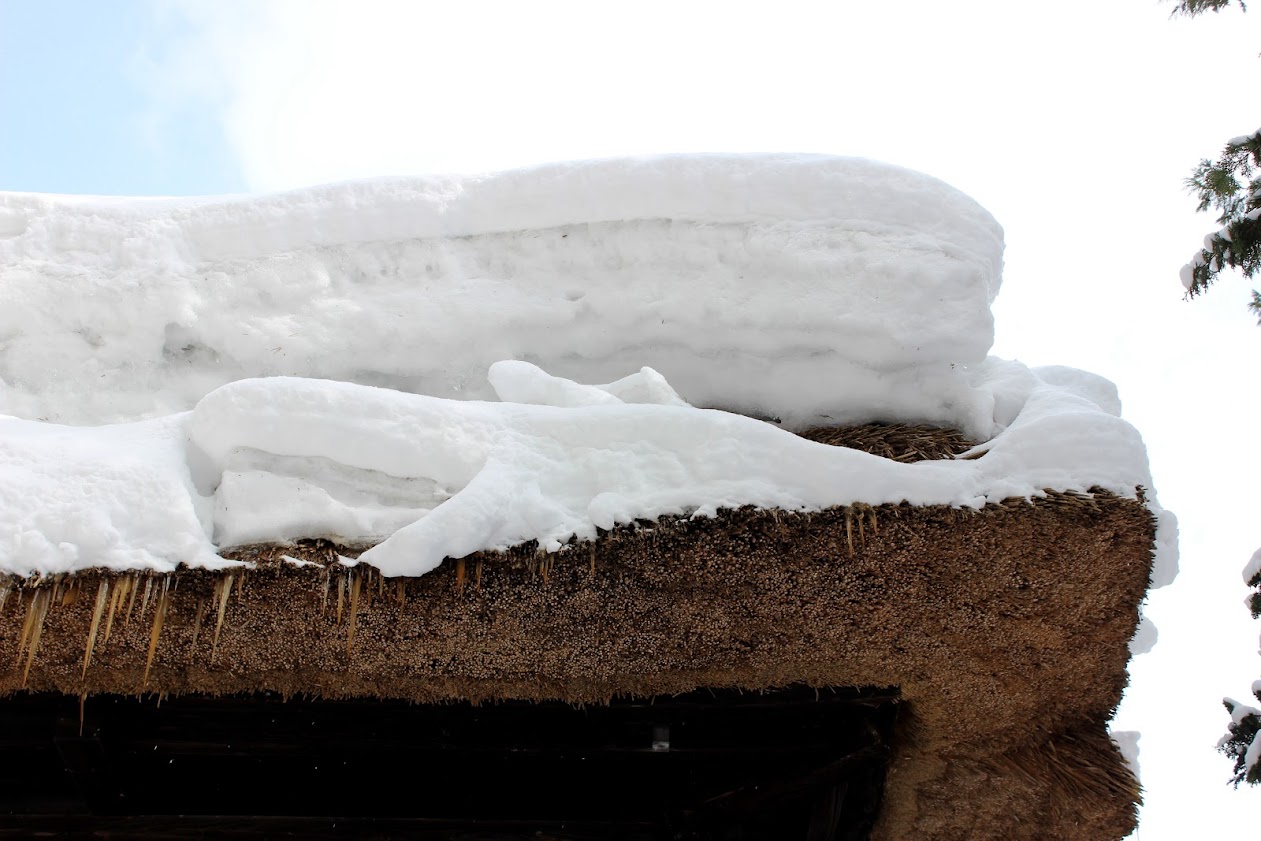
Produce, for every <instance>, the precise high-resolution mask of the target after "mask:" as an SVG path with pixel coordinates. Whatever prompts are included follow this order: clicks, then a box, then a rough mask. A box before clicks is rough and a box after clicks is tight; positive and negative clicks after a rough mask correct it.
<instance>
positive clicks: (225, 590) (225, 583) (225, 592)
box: [210, 572, 232, 663]
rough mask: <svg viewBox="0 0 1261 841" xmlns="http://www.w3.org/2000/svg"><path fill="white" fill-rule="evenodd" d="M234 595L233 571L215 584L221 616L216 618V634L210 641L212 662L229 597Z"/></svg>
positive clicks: (216, 650) (217, 646) (217, 648)
mask: <svg viewBox="0 0 1261 841" xmlns="http://www.w3.org/2000/svg"><path fill="white" fill-rule="evenodd" d="M230 595H232V573H230V572H229V573H227V574H226V575H224V576H223V577H222V578H220V579H219V583H218V584H217V585H216V586H215V596H216V597H217V598H218V600H219V617H218V619H216V620H215V635H214V639H213V640H212V641H211V643H210V662H212V663H213V662H214V659H215V653H216V652H218V650H219V632H220V631H221V630H223V615H224V614H225V613H227V611H228V597H229V596H230Z"/></svg>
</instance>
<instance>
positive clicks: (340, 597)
mask: <svg viewBox="0 0 1261 841" xmlns="http://www.w3.org/2000/svg"><path fill="white" fill-rule="evenodd" d="M350 574H351V575H353V574H354V573H350ZM345 601H346V576H345V575H339V576H337V627H339V628H340V627H341V624H342V605H343V604H344V603H345Z"/></svg>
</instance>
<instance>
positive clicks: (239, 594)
mask: <svg viewBox="0 0 1261 841" xmlns="http://www.w3.org/2000/svg"><path fill="white" fill-rule="evenodd" d="M245 572H246V571H245V570H241V574H240V575H239V576H237V579H236V603H237V604H241V602H242V601H243V600H244V598H245Z"/></svg>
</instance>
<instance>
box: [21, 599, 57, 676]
mask: <svg viewBox="0 0 1261 841" xmlns="http://www.w3.org/2000/svg"><path fill="white" fill-rule="evenodd" d="M51 596H52V594H51V593H50V592H49V591H48V589H47V588H40V589H39V590H36V591H35V597H34V598H32V599H31V606H30V608H29V610H30V611H31V612H32V613H34V614H35V621H34V624H33V626H32V630H31V644H30V648H28V649H27V655H26V668H25V669H24V670H23V671H22V688H23V689H25V688H26V679H27V677H28V676H29V675H30V674H31V665H32V664H33V663H34V662H35V652H36V651H38V650H39V638H40V636H41V635H43V633H44V619H45V618H46V617H47V616H48V604H49V602H51V601H52V598H51Z"/></svg>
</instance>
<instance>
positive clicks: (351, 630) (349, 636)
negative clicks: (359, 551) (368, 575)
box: [346, 572, 363, 656]
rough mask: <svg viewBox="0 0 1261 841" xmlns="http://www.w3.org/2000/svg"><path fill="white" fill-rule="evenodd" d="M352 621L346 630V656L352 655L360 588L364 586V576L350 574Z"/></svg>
mask: <svg viewBox="0 0 1261 841" xmlns="http://www.w3.org/2000/svg"><path fill="white" fill-rule="evenodd" d="M350 576H351V579H350V621H349V623H348V624H347V630H346V655H347V656H349V655H350V646H351V643H353V642H354V641H355V620H356V618H358V616H359V588H360V587H361V586H362V585H363V576H362V575H355V574H354V573H353V572H352V573H351V574H350Z"/></svg>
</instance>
